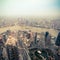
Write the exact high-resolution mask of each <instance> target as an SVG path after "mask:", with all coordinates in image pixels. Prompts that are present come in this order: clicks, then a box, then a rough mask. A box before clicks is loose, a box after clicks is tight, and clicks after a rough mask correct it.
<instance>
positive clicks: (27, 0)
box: [0, 0, 60, 16]
mask: <svg viewBox="0 0 60 60" xmlns="http://www.w3.org/2000/svg"><path fill="white" fill-rule="evenodd" d="M59 12H60V0H0V15H1V16H22V15H27V16H30V15H31V16H32V15H34V16H58V14H59Z"/></svg>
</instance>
